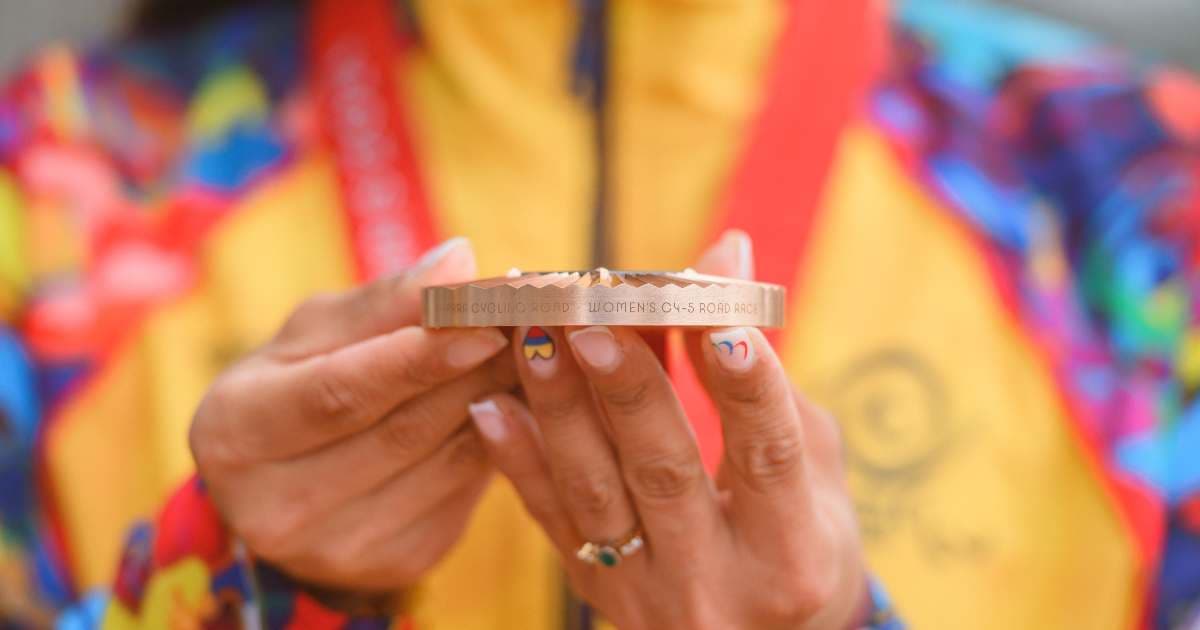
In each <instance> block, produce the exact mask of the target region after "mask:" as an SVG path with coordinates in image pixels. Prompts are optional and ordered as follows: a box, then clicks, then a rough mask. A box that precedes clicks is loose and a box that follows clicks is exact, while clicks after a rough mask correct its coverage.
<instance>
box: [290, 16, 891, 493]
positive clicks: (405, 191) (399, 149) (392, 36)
mask: <svg viewBox="0 0 1200 630" xmlns="http://www.w3.org/2000/svg"><path fill="white" fill-rule="evenodd" d="M781 1H782V0H781ZM788 2H789V6H790V10H789V11H788V15H787V19H786V23H785V25H784V29H783V33H782V35H781V37H780V39H779V41H778V43H777V45H776V51H775V54H774V55H773V57H772V61H771V64H770V67H769V69H768V74H767V82H766V90H765V94H764V99H763V108H762V110H761V111H760V112H759V114H758V116H757V118H756V119H755V121H754V122H753V125H752V127H751V130H750V133H749V134H748V136H747V144H746V146H745V148H744V151H743V155H742V157H741V159H740V161H739V162H738V164H737V166H736V168H735V169H734V171H733V175H732V177H731V179H730V182H729V186H728V188H727V189H726V194H725V196H724V198H723V199H722V202H721V204H720V205H719V206H718V210H719V211H718V212H717V213H716V215H715V219H716V220H715V221H714V224H713V228H714V234H716V233H718V232H720V231H722V230H724V229H726V228H740V229H742V230H745V231H746V232H747V233H749V234H750V236H751V237H752V238H753V239H754V244H755V252H756V257H755V258H756V263H757V269H758V277H759V279H761V280H765V281H768V282H776V283H779V284H784V285H787V286H792V287H795V286H796V282H795V280H796V277H797V270H798V268H799V266H800V264H801V262H802V256H803V252H804V251H805V249H806V248H805V247H804V244H805V241H806V237H807V234H808V232H809V228H810V225H811V223H812V220H813V217H814V215H815V214H816V208H817V207H818V205H819V203H820V196H821V193H822V189H823V185H824V182H825V179H826V175H827V173H828V171H829V166H830V163H831V161H832V156H833V154H834V152H835V148H836V144H837V140H838V138H839V137H840V135H841V132H842V130H843V128H844V127H845V124H846V122H847V121H848V120H849V119H850V117H851V115H852V113H853V111H854V107H855V105H856V103H857V102H858V101H859V99H860V97H861V95H862V92H863V90H864V89H865V87H866V85H867V80H868V79H869V77H870V71H871V70H872V69H873V68H872V66H873V63H874V62H876V61H878V60H879V57H878V55H877V53H879V52H880V50H876V49H872V48H871V46H870V45H868V44H880V43H882V38H877V37H872V35H873V34H877V33H871V32H870V29H871V28H872V27H873V26H875V25H881V24H882V22H883V21H882V20H875V19H872V17H873V16H871V15H870V11H869V8H868V7H869V6H876V5H878V4H880V3H877V2H874V0H838V1H837V2H817V3H811V2H803V1H801V0H788ZM311 10H312V12H313V13H312V26H311V28H312V34H311V43H310V45H311V47H312V50H311V56H312V63H313V65H314V69H313V77H314V87H315V90H316V95H317V101H318V103H319V110H318V111H319V113H320V115H321V119H322V120H323V121H326V122H325V126H326V132H325V135H326V137H327V138H326V139H327V141H328V143H329V146H330V147H331V149H332V151H333V154H334V157H335V160H336V163H337V172H338V177H339V180H340V183H341V190H342V203H343V206H344V209H345V212H346V216H347V220H348V223H349V225H350V227H351V232H352V234H353V239H354V246H355V247H354V249H355V251H356V256H357V262H358V268H359V271H360V276H361V277H362V278H363V279H370V278H373V277H376V276H378V275H380V274H382V273H386V272H389V271H394V270H397V269H399V268H402V267H404V266H405V265H407V264H408V263H409V262H411V261H412V260H413V259H414V257H415V255H416V254H417V252H419V251H421V250H422V249H423V248H425V247H427V246H429V245H431V244H432V243H433V241H434V224H435V221H434V217H433V212H432V209H431V208H430V205H429V201H428V196H427V195H426V192H425V189H424V187H423V182H422V179H421V176H420V172H419V169H418V166H417V162H416V158H415V155H414V151H413V146H412V141H411V138H410V136H409V135H408V133H407V132H408V130H407V128H406V127H405V116H404V112H403V109H402V101H401V98H400V96H401V94H402V91H401V89H400V86H399V81H398V79H399V77H401V76H403V64H404V62H405V58H406V56H405V54H404V53H405V51H406V50H407V48H408V46H409V45H411V42H409V39H408V37H406V36H405V35H404V34H403V33H400V32H398V30H397V28H396V21H395V16H394V15H393V12H392V10H391V7H390V6H389V0H356V1H354V2H344V1H340V0H315V1H314V2H313V4H312V9H311ZM664 45H669V44H667V43H665V44H664ZM667 364H668V368H669V369H670V371H671V373H672V375H673V378H674V380H675V384H676V388H677V390H678V392H679V394H680V398H681V399H682V400H683V401H684V405H685V407H686V408H687V409H688V412H689V417H690V418H691V420H692V422H693V424H694V426H695V429H696V434H697V437H698V438H699V440H700V444H701V450H702V452H703V454H704V458H705V462H706V463H707V464H708V465H709V466H710V469H711V468H712V467H715V465H716V463H717V462H718V461H719V459H720V455H721V451H722V440H721V431H720V425H719V422H718V421H717V418H716V415H715V413H714V412H713V410H712V407H711V404H709V403H708V399H707V396H706V395H705V393H704V391H703V389H702V388H701V387H700V385H699V384H698V383H697V381H696V379H695V376H694V375H692V374H691V369H690V366H689V365H688V363H687V360H686V358H685V357H683V356H682V354H681V353H679V352H672V353H670V356H669V357H668V358H667Z"/></svg>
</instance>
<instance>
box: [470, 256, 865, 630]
mask: <svg viewBox="0 0 1200 630" xmlns="http://www.w3.org/2000/svg"><path fill="white" fill-rule="evenodd" d="M738 247H741V248H747V251H742V252H738V251H736V248H738ZM748 247H749V243H748V239H746V237H745V236H744V235H742V234H732V235H728V236H727V237H726V238H725V239H723V240H722V242H721V244H720V245H718V246H717V248H716V249H714V252H715V254H714V252H710V254H709V255H708V256H706V260H713V261H721V260H728V261H735V262H736V261H744V260H746V259H747V257H748ZM720 248H725V249H726V250H730V251H727V252H722V251H721V249H720ZM717 266H719V265H717ZM710 270H711V269H710ZM716 271H718V272H722V271H724V272H725V273H726V274H727V275H733V273H736V272H738V271H739V270H737V269H732V270H728V269H726V270H723V269H716ZM743 273H744V272H743ZM544 332H545V333H546V336H547V337H548V338H547V339H538V338H533V339H531V338H528V335H529V333H528V331H527V330H525V329H521V330H518V332H517V334H518V335H519V337H518V338H517V339H518V341H523V342H524V343H514V344H513V346H514V349H515V350H516V351H517V352H518V361H517V363H518V364H519V372H520V375H521V379H522V381H523V383H524V387H525V393H526V398H527V400H528V403H529V407H526V405H525V404H524V403H522V402H521V401H519V400H517V399H516V398H514V397H512V396H507V395H498V396H493V397H490V398H488V399H486V400H484V401H482V402H480V403H477V404H475V405H472V407H471V411H472V415H473V417H474V418H475V421H476V424H477V426H478V427H479V430H480V433H481V434H482V435H483V436H484V442H485V444H487V447H488V450H489V452H490V454H491V456H492V458H493V460H494V461H495V463H496V465H497V467H498V468H499V469H500V470H501V471H502V472H503V473H504V474H505V475H506V476H507V477H508V478H509V479H510V480H511V482H512V484H513V486H514V487H515V488H516V490H517V492H518V493H519V494H520V495H521V497H522V499H523V500H524V502H525V505H526V508H527V509H528V510H529V513H530V514H532V515H533V517H534V518H535V519H536V520H537V521H538V522H539V523H540V524H541V526H542V528H543V529H544V530H545V532H546V533H547V535H548V536H549V538H550V539H551V540H552V541H553V543H554V545H555V546H556V547H557V549H558V551H559V552H560V554H561V555H562V556H563V560H564V563H565V565H566V568H567V574H568V576H569V579H570V581H571V583H572V585H573V586H574V588H575V589H576V590H577V591H578V592H579V594H580V595H581V596H582V597H583V598H584V599H585V600H587V601H588V602H589V603H590V604H592V605H593V606H594V607H595V608H597V609H598V610H599V611H600V612H601V613H602V614H603V615H604V616H605V617H606V618H607V619H609V620H610V621H612V622H613V623H615V624H616V625H617V627H619V628H621V629H622V630H641V629H647V630H649V629H660V628H689V629H693V630H708V629H721V630H725V629H728V628H780V629H783V628H787V629H799V628H831V629H839V630H840V629H841V628H848V627H852V626H854V625H855V624H857V623H858V622H859V621H861V620H860V619H858V617H859V616H860V615H861V613H862V610H863V602H864V601H865V598H866V586H865V584H866V582H865V576H864V570H863V564H862V556H861V550H860V546H859V538H858V533H857V526H856V524H855V519H854V514H853V509H852V506H851V502H850V499H849V497H848V495H847V491H846V488H845V485H844V481H843V474H842V462H841V451H840V447H839V441H838V437H837V429H836V427H835V425H834V423H833V421H832V419H831V418H830V417H829V416H828V415H826V414H824V413H823V412H821V411H820V410H818V409H816V408H815V407H814V406H812V405H811V404H809V403H807V402H806V401H805V400H804V399H803V398H801V397H800V396H799V395H797V394H796V393H795V392H794V390H793V388H792V386H791V384H790V382H789V381H788V378H787V376H786V375H785V373H784V371H783V368H782V366H781V365H780V362H779V359H778V358H777V357H776V355H775V353H774V351H773V350H772V349H771V346H770V345H769V344H768V343H767V341H766V339H765V338H764V337H763V335H762V333H761V332H759V331H758V330H757V329H753V328H734V329H724V330H713V331H705V332H702V333H692V334H690V335H689V336H688V349H689V352H690V354H691V358H692V362H693V365H694V366H695V368H696V371H697V374H699V375H700V378H701V381H702V382H703V384H704V385H705V387H706V388H707V390H708V392H709V394H710V396H711V397H712V399H713V402H714V403H715V404H716V407H717V409H718V411H719V412H720V416H721V422H722V428H723V433H724V437H725V457H724V460H723V462H722V465H721V470H720V474H719V475H717V478H716V479H713V478H711V477H709V475H708V474H707V473H706V472H705V470H704V466H703V464H702V463H701V459H700V452H699V449H698V448H697V444H696V440H695V437H694V434H693V432H692V429H691V427H690V425H689V423H688V419H687V417H686V416H685V414H684V412H683V409H682V407H681V405H680V403H679V400H678V399H677V398H676V395H675V391H674V389H673V387H672V385H671V382H670V380H669V378H668V376H667V374H666V372H665V371H664V369H663V368H662V366H661V364H660V362H659V359H658V358H657V356H656V355H655V353H654V352H653V351H652V350H651V348H650V347H649V346H648V345H647V344H646V342H645V341H644V340H643V339H642V338H641V337H640V336H639V335H638V333H637V332H635V331H633V330H630V329H625V328H605V327H590V328H582V329H566V330H561V329H553V330H546V331H544ZM535 336H536V332H535ZM593 392H594V395H593ZM634 536H639V537H640V540H641V541H642V542H644V546H643V547H642V548H640V549H635V547H637V544H636V543H635V544H633V545H627V543H629V542H630V541H631V540H632V538H633V537H634ZM588 542H591V543H593V546H591V547H584V545H585V543H588ZM622 545H625V549H624V553H622V549H621V547H622ZM581 548H584V553H583V554H582V555H583V556H584V557H583V558H582V559H581V558H580V557H578V556H577V554H578V553H579V550H580V549H581ZM612 561H615V565H614V566H608V562H612Z"/></svg>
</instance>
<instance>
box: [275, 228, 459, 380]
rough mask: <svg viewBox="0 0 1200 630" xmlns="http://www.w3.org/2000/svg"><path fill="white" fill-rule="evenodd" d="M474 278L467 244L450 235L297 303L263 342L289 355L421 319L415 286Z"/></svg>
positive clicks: (291, 357)
mask: <svg viewBox="0 0 1200 630" xmlns="http://www.w3.org/2000/svg"><path fill="white" fill-rule="evenodd" d="M474 277H475V253H474V251H473V250H472V248H471V243H470V241H468V240H467V239H465V238H462V237H456V238H452V239H450V240H447V241H446V242H444V243H442V244H441V245H438V246H437V247H434V248H433V249H431V250H429V251H428V252H426V253H425V255H423V256H422V257H421V259H420V260H418V261H417V262H416V264H414V265H413V266H412V267H411V268H410V269H408V270H406V271H404V272H402V273H400V274H397V275H395V276H391V277H387V278H382V279H379V280H376V281H375V282H372V283H370V284H367V285H365V286H362V287H358V288H355V289H351V290H349V291H343V292H340V293H330V294H324V295H318V296H315V297H313V298H310V299H308V300H306V301H305V302H304V303H302V304H301V305H300V306H299V307H298V308H297V309H296V310H295V312H293V313H292V316H291V317H290V318H288V321H287V322H286V323H285V324H284V325H283V327H282V328H281V329H280V331H279V333H278V334H277V335H276V336H275V338H274V339H273V340H272V341H271V343H270V344H268V346H267V350H266V351H267V352H268V353H270V354H272V355H273V356H275V357H277V358H280V359H285V360H295V359H300V358H303V357H307V356H311V355H314V354H318V353H321V352H328V351H329V350H332V349H334V348H338V347H340V346H344V345H347V344H351V343H354V342H357V341H362V340H363V339H367V338H370V337H374V336H376V335H381V334H384V333H387V332H390V331H392V330H395V329H397V328H401V327H403V326H412V325H415V324H418V323H420V321H421V289H423V288H425V287H427V286H429V285H433V284H443V283H450V282H464V281H467V280H470V279H472V278H474Z"/></svg>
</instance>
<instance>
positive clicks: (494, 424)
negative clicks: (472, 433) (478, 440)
mask: <svg viewBox="0 0 1200 630" xmlns="http://www.w3.org/2000/svg"><path fill="white" fill-rule="evenodd" d="M467 412H468V413H470V414H471V419H472V420H474V421H475V426H476V427H478V428H479V432H480V433H481V434H482V435H483V437H484V439H486V440H487V441H489V442H503V441H504V438H505V437H506V436H507V435H508V427H507V426H505V424H504V414H503V413H501V412H500V407H499V406H498V405H496V403H495V401H491V400H485V401H483V402H477V403H472V404H470V405H467Z"/></svg>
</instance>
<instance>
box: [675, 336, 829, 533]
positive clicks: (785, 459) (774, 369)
mask: <svg viewBox="0 0 1200 630" xmlns="http://www.w3.org/2000/svg"><path fill="white" fill-rule="evenodd" d="M691 346H692V347H693V356H694V359H695V361H696V363H697V365H696V371H697V373H698V374H699V375H700V378H701V381H702V382H703V383H704V385H705V388H706V389H707V390H708V393H709V396H710V397H711V398H712V401H713V403H714V404H715V405H716V407H717V411H718V412H719V414H720V416H721V424H722V429H723V432H724V435H725V460H724V462H723V464H722V477H723V479H722V481H723V482H725V484H727V485H726V488H727V489H728V490H729V491H730V493H731V497H730V501H731V505H732V508H733V510H732V513H733V514H734V516H735V520H737V521H738V522H739V523H743V524H750V525H751V526H752V527H753V529H754V531H755V535H757V536H775V535H784V534H786V536H785V537H786V538H788V539H794V537H795V535H796V532H797V531H802V530H801V528H802V527H804V526H806V525H808V524H809V523H810V521H811V515H812V509H811V508H812V501H811V496H810V492H809V479H808V462H807V460H806V456H805V440H804V431H803V427H802V425H801V419H800V415H799V412H798V410H797V408H796V405H795V402H794V399H793V397H792V386H791V383H790V382H789V381H788V378H787V375H786V373H785V372H784V370H783V366H782V365H781V364H780V362H779V359H778V357H776V356H775V352H774V351H773V350H772V349H771V346H770V344H769V343H768V342H767V340H766V338H765V337H764V336H763V334H762V332H761V331H759V330H758V329H756V328H728V329H720V330H712V331H708V332H705V333H703V334H702V336H700V335H693V339H692V343H691Z"/></svg>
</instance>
